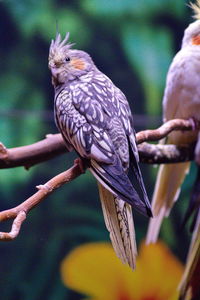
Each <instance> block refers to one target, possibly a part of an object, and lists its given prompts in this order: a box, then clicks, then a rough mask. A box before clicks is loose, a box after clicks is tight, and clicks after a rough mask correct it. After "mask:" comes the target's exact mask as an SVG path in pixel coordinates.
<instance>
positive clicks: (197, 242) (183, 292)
mask: <svg viewBox="0 0 200 300" xmlns="http://www.w3.org/2000/svg"><path fill="white" fill-rule="evenodd" d="M199 270H200V209H199V213H198V217H197V222H196V226H195V230H194V233H193V237H192V242H191V246H190V250H189V253H188V258H187V263H186V267H185V272H184V274H183V277H182V280H181V283H180V286H179V289H180V298H179V299H180V300H187V299H189V300H192V299H200V272H199Z"/></svg>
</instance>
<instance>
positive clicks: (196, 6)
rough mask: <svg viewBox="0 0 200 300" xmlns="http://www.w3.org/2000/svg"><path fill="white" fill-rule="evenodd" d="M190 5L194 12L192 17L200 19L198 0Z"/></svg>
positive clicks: (199, 1)
mask: <svg viewBox="0 0 200 300" xmlns="http://www.w3.org/2000/svg"><path fill="white" fill-rule="evenodd" d="M190 7H191V8H192V10H193V12H194V15H193V17H194V18H195V19H196V20H200V0H197V1H196V3H190Z"/></svg>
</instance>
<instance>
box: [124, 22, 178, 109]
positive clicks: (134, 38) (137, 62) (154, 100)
mask: <svg viewBox="0 0 200 300" xmlns="http://www.w3.org/2000/svg"><path fill="white" fill-rule="evenodd" d="M121 32H122V44H123V47H124V50H125V52H126V54H127V57H128V59H129V61H130V64H131V65H132V67H133V68H134V69H135V71H136V72H137V73H138V76H139V78H140V80H141V82H142V85H143V89H144V92H145V95H146V110H147V112H148V113H150V114H158V113H160V111H161V101H162V93H163V89H164V86H165V78H166V74H167V70H168V67H169V64H170V62H171V60H172V56H173V55H172V46H171V36H170V34H169V32H168V31H167V30H166V29H162V28H154V27H151V26H150V25H149V24H141V25H137V26H135V25H134V26H133V25H132V24H126V25H125V26H123V28H122V31H121Z"/></svg>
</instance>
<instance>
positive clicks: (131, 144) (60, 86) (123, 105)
mask: <svg viewBox="0 0 200 300" xmlns="http://www.w3.org/2000/svg"><path fill="white" fill-rule="evenodd" d="M68 37H69V34H67V35H66V37H65V39H64V40H63V41H61V36H60V34H57V36H56V39H55V41H54V40H53V41H52V42H51V46H50V51H49V68H50V70H51V73H52V82H53V85H54V88H55V102H54V104H55V105H54V107H55V119H56V124H57V126H58V129H59V130H60V132H61V134H62V136H63V138H64V140H65V142H66V145H67V147H68V148H72V149H74V150H75V151H76V152H77V153H78V154H79V156H80V158H81V159H82V160H83V163H84V164H85V165H86V167H88V168H89V169H90V171H91V172H92V174H93V175H94V176H95V177H96V179H97V180H98V186H99V192H100V199H101V204H102V208H103V214H104V218H105V222H106V226H107V228H108V230H109V232H110V238H111V241H112V244H113V247H114V250H115V251H116V254H117V255H118V257H119V258H120V259H121V260H122V262H123V263H127V264H129V265H130V266H131V268H134V266H135V256H136V245H135V233H134V224H133V217H132V207H133V208H135V209H136V210H137V211H139V212H141V213H142V214H144V215H148V216H151V208H150V204H149V201H148V197H147V194H146V191H145V187H144V183H143V180H142V176H141V173H140V169H139V166H138V150H137V147H136V143H135V134H134V129H133V118H132V115H131V111H130V107H129V105H128V102H127V100H126V97H125V95H124V94H123V93H122V92H121V91H120V90H119V89H118V88H117V87H116V86H115V85H114V84H113V83H112V81H111V80H110V79H109V78H108V77H107V76H106V75H104V74H103V73H102V72H100V71H99V70H98V69H97V67H96V66H95V64H94V62H93V60H92V58H91V57H90V56H89V55H88V54H87V53H86V52H84V51H80V50H74V49H72V45H71V44H69V43H68ZM129 166H130V167H131V168H132V170H133V172H134V174H135V179H136V182H137V185H138V186H139V188H140V196H139V194H138V193H137V191H136V189H135V187H133V185H132V183H131V182H130V180H129V177H128V176H127V173H128V170H129Z"/></svg>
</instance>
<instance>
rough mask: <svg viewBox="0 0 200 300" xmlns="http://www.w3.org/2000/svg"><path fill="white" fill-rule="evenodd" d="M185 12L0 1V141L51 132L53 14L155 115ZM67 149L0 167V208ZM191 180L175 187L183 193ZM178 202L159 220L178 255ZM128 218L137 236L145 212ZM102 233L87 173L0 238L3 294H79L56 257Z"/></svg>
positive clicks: (141, 110) (139, 108) (138, 108)
mask: <svg viewBox="0 0 200 300" xmlns="http://www.w3.org/2000/svg"><path fill="white" fill-rule="evenodd" d="M189 14H190V11H189V8H187V7H186V5H185V3H183V1H181V0H176V1H174V0H165V1H160V0H148V1H147V0H141V1H136V0H124V1H120V0H110V1H106V0H101V1H97V0H93V1H89V0H82V1H80V0H79V1H72V0H68V1H63V0H58V1H56V0H49V1H38V0H35V1H34V0H19V1H18V0H2V1H0V35H1V44H0V55H1V60H0V67H1V75H0V91H1V106H0V115H1V118H0V128H1V132H0V140H1V141H2V142H3V143H4V144H5V145H6V146H8V147H14V146H21V145H25V144H29V143H31V142H34V141H37V140H39V139H40V138H42V137H43V136H44V135H45V134H46V133H50V132H52V133H54V132H56V131H57V129H56V127H55V125H54V121H53V88H52V86H51V79H50V73H49V71H48V69H47V57H48V47H49V42H50V40H51V39H52V38H53V37H54V36H55V31H56V20H58V26H59V31H60V32H61V33H62V34H64V33H65V32H66V31H70V33H71V41H72V42H75V43H76V46H77V48H81V49H84V50H86V51H87V52H89V53H90V54H91V56H92V57H93V59H94V61H95V62H96V64H97V66H98V67H99V68H100V69H101V70H102V71H103V72H104V73H106V74H107V75H108V76H109V77H110V78H112V80H113V81H114V83H115V84H116V85H117V86H119V87H120V88H121V89H122V90H123V91H124V93H125V94H126V95H127V97H128V99H129V101H130V105H131V107H132V108H133V111H134V113H135V114H143V115H146V116H147V115H148V116H151V115H157V116H158V115H159V118H160V114H161V101H162V94H163V89H164V84H165V76H166V72H167V68H168V66H169V63H170V61H171V59H172V57H173V55H174V53H175V52H176V51H177V50H178V49H179V48H180V44H181V39H182V35H183V30H184V28H185V27H186V25H187V24H188V23H189V22H190V21H191V20H190V19H189ZM136 121H137V118H136ZM142 124H145V125H142V126H141V122H140V124H137V122H135V126H136V130H137V131H138V130H139V129H144V127H149V128H150V127H152V126H156V125H158V123H156V122H150V121H149V122H148V118H147V117H143V119H142ZM74 157H75V156H74V155H73V154H72V155H69V154H68V156H67V157H66V156H62V157H60V158H57V159H55V160H52V161H50V162H48V163H44V164H42V165H40V166H37V167H34V168H33V169H31V170H29V171H28V172H27V171H26V170H23V169H21V168H17V169H12V170H1V175H0V179H1V180H0V188H1V192H0V193H1V202H0V203H1V205H0V206H1V207H0V209H1V210H3V209H6V208H9V207H11V206H14V205H16V204H17V203H20V202H21V201H22V200H24V199H25V198H26V197H28V196H29V195H31V193H32V192H33V191H34V187H35V186H36V185H38V184H40V183H43V182H45V181H46V180H47V179H49V178H50V177H51V176H53V175H55V174H56V173H58V172H60V171H62V170H63V169H65V168H67V167H69V166H70V164H71V163H72V160H73V158H74ZM144 171H145V172H143V173H144V175H145V176H144V177H145V182H146V186H147V189H148V192H149V195H150V196H151V194H152V191H153V183H154V173H155V172H154V170H153V169H152V167H146V166H145V167H144ZM191 184H192V183H191V181H190V183H189V185H187V186H186V187H184V193H183V194H182V196H181V198H183V197H185V198H186V199H185V200H186V201H187V199H188V190H190V188H191ZM186 192H187V193H186ZM185 195H186V196H185ZM181 201H182V199H181ZM182 210H183V209H182V207H181V205H179V208H178V209H177V210H175V212H174V216H173V222H172V223H169V221H168V223H166V225H165V226H164V230H163V233H164V235H163V236H164V237H165V240H166V241H167V242H169V243H170V245H172V246H173V249H174V250H175V251H176V252H178V254H179V255H180V257H181V258H184V257H185V254H186V250H187V247H181V249H180V248H179V247H178V246H179V245H180V244H186V245H187V241H188V239H187V238H188V237H187V231H186V230H184V231H183V233H182V235H179V234H177V232H178V228H179V227H178V226H180V222H179V220H180V215H181V214H182ZM177 217H178V218H177ZM177 219H178V221H177ZM135 220H136V221H135V223H136V230H137V236H138V238H139V239H141V238H142V237H144V234H145V230H146V225H147V220H146V219H145V218H143V217H140V216H137V215H136V216H135ZM178 222H179V223H178ZM3 229H4V228H3V226H2V230H3ZM171 237H172V238H171ZM102 240H108V234H107V231H106V229H105V226H104V224H103V218H102V213H101V207H100V204H99V200H98V195H97V189H96V185H95V181H94V179H93V178H92V176H91V175H90V174H88V173H87V175H84V176H81V177H80V178H79V179H77V180H76V181H75V182H73V183H71V184H69V185H67V186H65V187H64V188H62V189H60V190H59V191H57V192H56V193H55V194H54V195H52V196H51V197H50V198H49V199H47V200H46V202H45V203H43V204H42V205H41V206H40V207H38V208H36V209H35V210H34V211H33V213H32V214H31V215H30V218H29V220H28V221H27V222H26V224H25V225H23V230H22V232H21V235H20V236H19V238H18V239H17V240H16V241H14V242H12V243H9V244H0V251H1V258H2V259H1V271H0V286H1V298H2V299H6V300H16V299H24V300H31V299H34V300H37V299H38V300H39V299H42V298H43V299H48V300H55V299H59V300H62V299H78V296H77V297H76V294H74V293H73V292H70V291H68V290H67V289H65V287H64V286H63V285H62V283H61V280H60V278H59V275H58V274H59V262H60V261H61V259H62V258H63V257H64V255H65V254H66V253H67V252H68V251H69V250H71V249H72V248H73V247H75V246H77V245H79V244H82V243H86V242H92V241H94V242H96V241H102ZM178 249H179V250H178Z"/></svg>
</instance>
